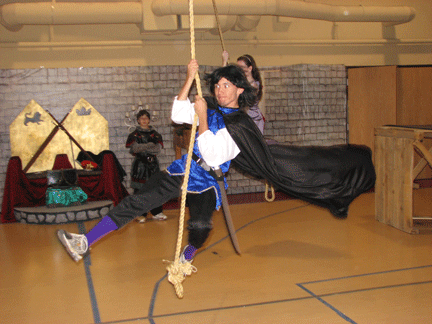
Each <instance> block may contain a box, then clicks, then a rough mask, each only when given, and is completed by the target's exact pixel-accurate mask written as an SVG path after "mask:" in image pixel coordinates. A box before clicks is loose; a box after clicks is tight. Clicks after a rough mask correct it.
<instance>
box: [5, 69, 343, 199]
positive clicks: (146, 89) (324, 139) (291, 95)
mask: <svg viewBox="0 0 432 324" xmlns="http://www.w3.org/2000/svg"><path fill="white" fill-rule="evenodd" d="M213 69H214V67H211V66H204V67H201V70H200V75H201V76H203V75H204V73H207V72H211V71H212V70H213ZM261 70H262V77H263V83H264V86H265V97H264V99H263V101H262V103H261V105H262V106H263V110H265V115H266V120H267V123H266V127H265V133H264V135H265V137H266V138H271V139H274V140H276V141H278V142H281V143H288V144H293V145H332V144H340V143H345V142H346V138H347V136H346V134H347V132H346V70H345V67H344V66H341V65H307V64H304V65H295V66H283V67H264V68H262V69H261ZM185 73H186V67H185V66H153V67H111V68H62V69H44V68H41V69H28V70H0V117H1V118H0V131H1V132H0V148H1V149H0V199H1V200H2V198H3V189H4V182H5V177H6V168H7V164H8V161H9V158H10V155H11V151H10V143H9V141H10V140H9V138H10V137H9V125H10V123H11V122H12V121H13V120H14V119H15V118H16V117H17V116H18V114H19V113H20V112H21V111H22V110H23V109H24V107H25V106H26V105H27V104H28V103H29V102H30V100H32V99H34V100H35V101H36V102H37V103H38V104H39V105H40V106H41V107H42V108H44V109H45V110H48V111H50V112H51V113H52V114H53V115H54V117H55V118H56V119H57V120H61V119H62V118H63V117H64V116H65V115H66V113H67V112H68V111H69V110H70V109H71V108H72V107H73V106H74V105H75V103H76V102H77V101H78V100H79V99H80V98H84V99H85V100H87V101H88V102H89V103H90V104H91V105H92V106H93V107H95V108H96V109H97V110H98V112H99V113H100V114H101V115H103V116H104V117H105V118H106V119H107V120H108V125H109V138H110V150H112V151H113V152H114V153H115V154H116V156H117V158H118V159H119V161H120V163H121V164H122V165H123V167H124V168H125V170H126V171H127V172H128V173H129V171H130V166H131V163H132V156H131V155H130V154H129V153H128V150H126V149H125V147H124V145H125V141H126V137H127V135H128V127H127V126H126V125H125V123H124V121H125V113H126V112H127V111H130V110H131V106H132V105H137V104H138V102H139V101H141V102H142V103H143V105H148V106H149V110H150V111H151V112H152V113H154V112H156V114H157V117H158V119H157V120H155V121H153V122H152V124H153V126H154V127H155V128H156V129H157V130H158V131H159V132H160V133H161V134H162V136H163V139H164V146H165V148H164V150H163V152H162V154H161V155H160V163H161V167H162V168H166V167H167V166H168V165H169V164H170V163H171V162H172V161H173V160H174V156H175V152H174V148H173V144H172V126H171V121H170V118H169V116H170V111H171V104H172V100H173V98H174V96H175V95H176V94H177V93H178V91H179V90H180V88H181V86H182V84H183V81H184V77H185ZM202 87H203V94H204V95H205V94H207V93H208V92H207V89H206V86H205V83H204V82H202ZM194 93H196V91H195V90H194V91H193V92H192V95H193V94H194ZM228 181H229V185H230V188H229V190H228V193H229V194H230V193H231V194H234V193H249V192H262V191H264V188H265V187H264V184H263V182H261V181H256V180H251V179H249V178H247V177H245V176H244V175H241V174H239V173H237V172H236V171H234V170H233V171H230V175H229V177H228ZM129 182H130V181H129V176H128V178H127V179H126V182H125V185H126V187H129Z"/></svg>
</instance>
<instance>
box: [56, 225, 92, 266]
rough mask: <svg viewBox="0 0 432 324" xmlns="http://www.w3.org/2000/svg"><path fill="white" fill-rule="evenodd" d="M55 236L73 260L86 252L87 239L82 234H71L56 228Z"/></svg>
mask: <svg viewBox="0 0 432 324" xmlns="http://www.w3.org/2000/svg"><path fill="white" fill-rule="evenodd" d="M57 237H58V239H59V240H60V243H61V244H63V246H64V247H65V249H66V251H67V253H69V255H70V256H71V258H72V259H73V260H74V261H75V262H78V261H79V260H81V259H82V256H83V255H84V254H86V253H87V252H88V249H89V248H88V241H87V237H86V236H85V235H84V234H73V233H69V232H66V231H65V230H58V231H57Z"/></svg>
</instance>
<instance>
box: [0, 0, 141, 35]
mask: <svg viewBox="0 0 432 324" xmlns="http://www.w3.org/2000/svg"><path fill="white" fill-rule="evenodd" d="M142 19H143V18H142V5H141V3H140V2H115V3H113V2H52V3H51V2H35V3H10V4H6V5H3V6H1V7H0V22H1V23H2V25H4V26H5V27H6V28H8V29H10V30H16V29H17V28H21V27H22V26H23V25H82V24H139V23H141V22H142Z"/></svg>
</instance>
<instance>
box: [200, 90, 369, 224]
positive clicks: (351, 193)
mask: <svg viewBox="0 0 432 324" xmlns="http://www.w3.org/2000/svg"><path fill="white" fill-rule="evenodd" d="M206 99H207V98H206ZM208 107H209V108H216V109H217V105H215V104H214V102H212V100H208ZM224 121H225V126H226V128H227V130H228V132H229V133H230V135H231V137H232V138H233V139H234V141H235V143H236V144H237V146H238V147H239V148H240V151H241V152H240V154H239V155H238V156H237V157H236V158H235V159H234V160H233V162H232V163H233V166H234V167H235V168H237V169H240V170H241V171H243V172H245V173H247V174H249V175H251V176H253V177H254V178H256V179H265V180H267V182H268V183H269V184H272V185H273V186H274V187H275V189H278V190H281V191H283V192H285V193H286V194H288V195H289V196H292V197H294V198H298V199H301V200H304V201H307V202H310V203H312V204H315V205H318V206H321V207H324V208H327V209H329V210H330V212H331V213H332V214H333V215H335V216H337V217H340V218H345V217H346V216H347V213H348V206H349V204H350V203H351V202H352V201H353V200H354V199H355V198H356V197H358V196H359V195H360V194H362V193H364V192H366V191H368V190H370V189H371V188H372V187H373V186H374V184H375V179H376V176H375V168H374V166H373V163H372V152H371V150H370V148H368V147H366V146H360V145H351V144H346V145H334V146H293V145H282V144H272V145H268V144H267V143H266V142H265V140H264V137H263V135H262V134H261V132H260V130H259V129H258V127H257V126H256V125H255V123H254V122H253V120H252V119H251V118H249V116H248V115H247V114H246V113H245V112H242V111H237V112H234V113H232V114H229V115H224Z"/></svg>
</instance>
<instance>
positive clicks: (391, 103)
mask: <svg viewBox="0 0 432 324" xmlns="http://www.w3.org/2000/svg"><path fill="white" fill-rule="evenodd" d="M395 123H396V67H395V66H383V67H368V68H355V69H348V124H349V143H353V144H364V145H367V146H369V147H370V148H371V149H372V150H374V129H375V128H376V127H379V126H382V125H386V124H395Z"/></svg>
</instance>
